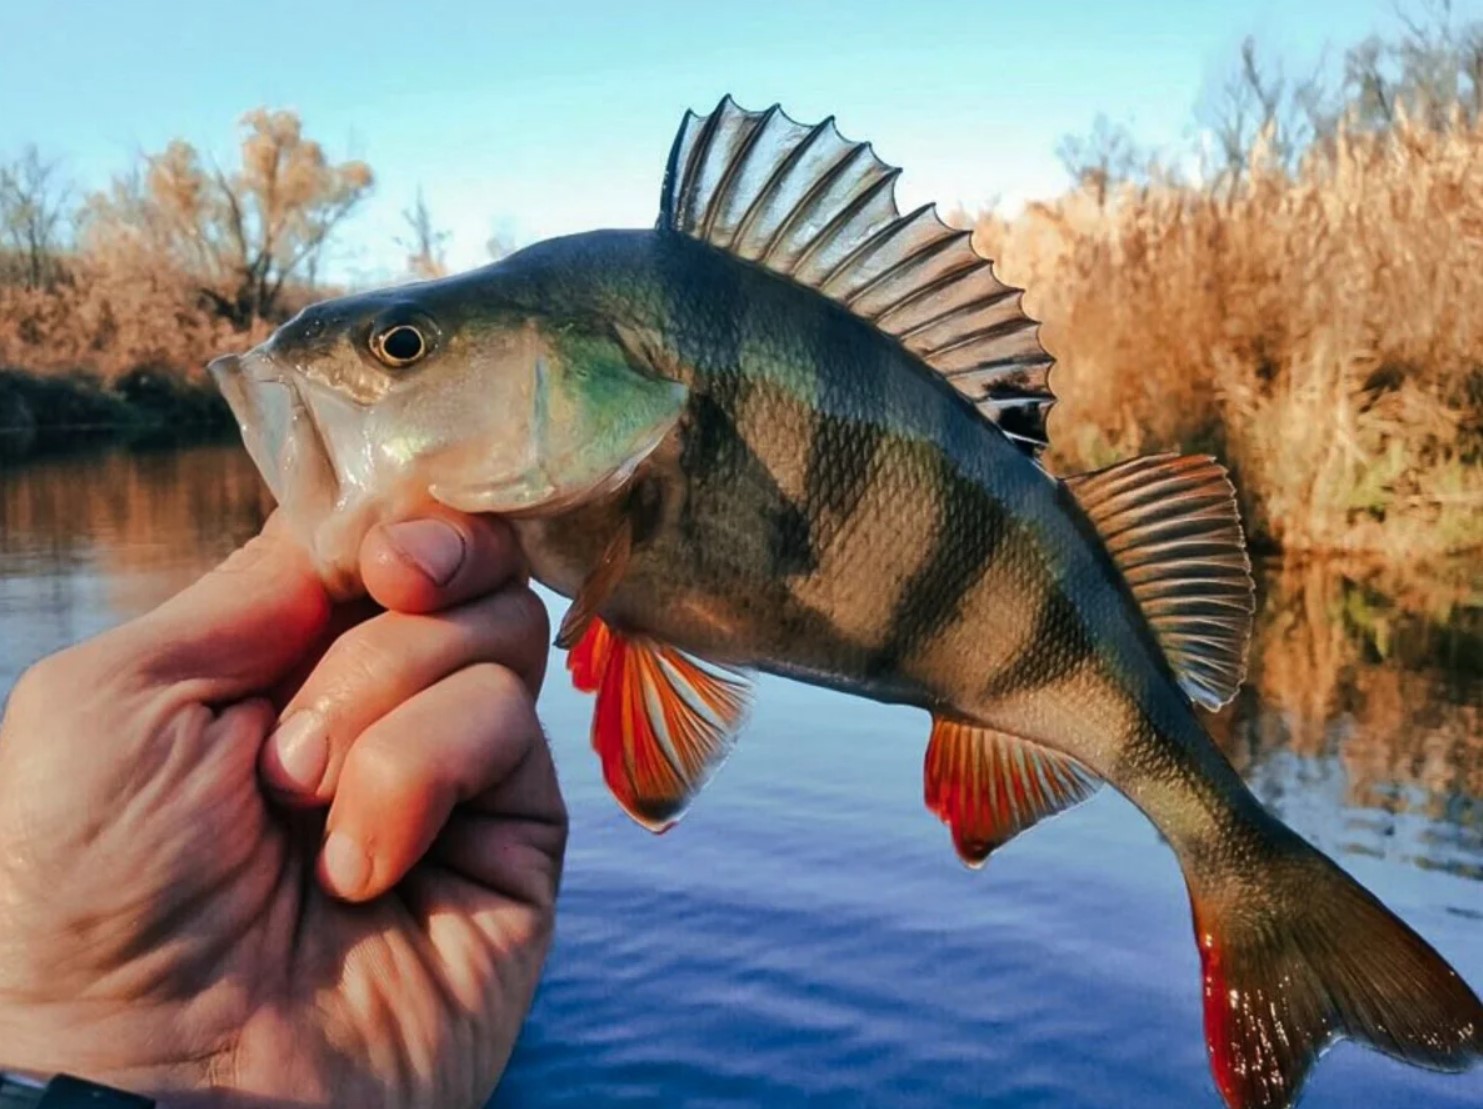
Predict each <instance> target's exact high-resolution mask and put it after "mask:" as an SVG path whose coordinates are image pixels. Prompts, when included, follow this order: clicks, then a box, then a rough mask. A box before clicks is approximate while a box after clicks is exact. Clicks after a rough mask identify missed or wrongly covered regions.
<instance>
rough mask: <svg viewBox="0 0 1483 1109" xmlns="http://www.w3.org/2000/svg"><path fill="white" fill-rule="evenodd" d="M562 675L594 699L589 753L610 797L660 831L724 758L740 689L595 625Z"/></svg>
mask: <svg viewBox="0 0 1483 1109" xmlns="http://www.w3.org/2000/svg"><path fill="white" fill-rule="evenodd" d="M567 669H569V670H570V671H571V673H572V681H573V684H575V685H576V687H577V688H578V689H580V690H582V691H583V692H592V691H594V690H595V691H596V693H597V710H596V712H595V713H594V715H593V719H592V748H593V750H595V751H596V752H597V754H598V757H599V758H600V759H601V760H602V770H603V779H604V780H605V781H606V782H607V783H608V788H609V789H610V790H612V792H613V796H614V797H615V798H617V800H618V803H619V804H620V805H622V806H623V810H624V811H625V812H627V813H628V815H629V816H631V817H633V819H634V820H636V821H638V823H640V824H642V825H643V826H644V827H646V828H648V829H649V830H650V831H654V832H662V831H665V830H666V829H667V828H669V827H670V826H671V825H673V824H674V823H675V821H677V820H678V819H679V818H680V816H681V815H683V813H684V811H685V808H686V807H687V806H688V805H689V803H690V800H691V798H693V797H694V796H695V794H696V793H698V792H699V791H700V789H701V788H702V787H703V786H704V785H705V783H706V782H707V781H708V780H709V779H710V777H711V775H712V774H714V773H715V771H716V768H717V767H719V766H720V765H721V763H723V762H724V761H726V756H727V755H728V754H730V753H731V748H732V746H733V744H734V743H735V739H736V733H737V730H738V729H739V728H740V726H741V721H742V717H743V716H744V715H745V712H746V706H747V700H748V684H747V682H746V681H745V679H743V678H742V677H741V676H739V675H737V674H735V673H733V672H731V671H728V670H723V669H721V668H719V667H715V666H712V665H710V664H709V663H704V662H701V661H699V660H697V659H694V658H692V657H690V656H689V655H687V654H685V653H684V652H683V651H680V650H677V649H675V648H673V647H670V646H668V645H666V644H663V643H656V642H654V641H653V640H649V639H644V638H639V637H627V636H622V635H619V634H618V633H616V632H614V631H613V630H612V629H611V628H609V627H608V625H607V624H605V623H604V622H603V621H602V620H601V619H598V618H595V617H594V618H593V619H592V620H590V621H589V623H588V626H587V631H586V632H585V633H584V634H583V636H582V640H581V642H580V643H578V644H577V646H576V648H575V649H574V650H573V651H572V652H571V654H570V655H568V656H567Z"/></svg>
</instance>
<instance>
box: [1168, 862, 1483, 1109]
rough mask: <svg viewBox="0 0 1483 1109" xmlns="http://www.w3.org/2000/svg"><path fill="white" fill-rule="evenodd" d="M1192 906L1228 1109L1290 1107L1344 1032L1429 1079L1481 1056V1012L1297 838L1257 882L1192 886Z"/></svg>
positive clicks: (1208, 1033)
mask: <svg viewBox="0 0 1483 1109" xmlns="http://www.w3.org/2000/svg"><path fill="white" fill-rule="evenodd" d="M1289 835H1290V833H1289ZM1254 886H1255V888H1254ZM1238 891H1239V892H1238ZM1190 900H1191V904H1192V907H1193V910H1194V921H1195V935H1196V938H1197V940H1198V942H1199V945H1200V958H1201V961H1202V963H1203V965H1204V973H1205V1040H1206V1044H1207V1046H1208V1047H1209V1050H1210V1066H1211V1070H1212V1071H1213V1072H1214V1075H1215V1084H1216V1085H1217V1086H1218V1087H1219V1088H1220V1092H1221V1094H1222V1095H1223V1096H1224V1097H1225V1100H1226V1104H1228V1105H1230V1106H1231V1107H1232V1109H1257V1107H1260V1109H1286V1107H1287V1106H1290V1105H1292V1104H1293V1102H1294V1101H1295V1100H1296V1098H1297V1095H1298V1091H1299V1089H1300V1088H1301V1086H1302V1084H1303V1080H1304V1078H1305V1077H1306V1076H1307V1073H1308V1070H1309V1068H1310V1067H1311V1066H1312V1064H1313V1063H1314V1061H1315V1060H1316V1059H1317V1058H1318V1056H1319V1055H1320V1054H1321V1053H1322V1052H1323V1050H1324V1048H1326V1047H1327V1046H1328V1045H1329V1044H1330V1043H1332V1042H1333V1041H1334V1040H1337V1039H1340V1038H1343V1037H1349V1038H1351V1039H1354V1040H1357V1041H1359V1042H1361V1043H1364V1044H1367V1045H1369V1046H1370V1047H1373V1048H1375V1049H1377V1050H1379V1051H1383V1052H1384V1053H1385V1054H1387V1055H1390V1056H1393V1057H1394V1058H1396V1059H1400V1060H1402V1061H1404V1062H1407V1063H1411V1064H1413V1065H1415V1066H1420V1067H1427V1068H1430V1069H1432V1070H1441V1071H1461V1070H1465V1069H1467V1067H1468V1066H1469V1065H1470V1064H1471V1063H1472V1062H1474V1061H1475V1060H1476V1059H1478V1058H1479V1057H1480V1056H1483V1004H1480V1003H1479V1001H1478V998H1477V996H1476V995H1475V994H1474V993H1473V991H1472V990H1471V989H1469V988H1468V985H1467V983H1465V982H1464V981H1463V980H1462V979H1461V978H1460V977H1458V974H1457V972H1456V971H1454V970H1453V969H1452V968H1451V967H1450V966H1448V965H1447V963H1446V961H1445V960H1443V958H1442V957H1441V956H1440V955H1438V954H1437V953H1436V952H1435V951H1433V950H1432V948H1431V947H1430V946H1429V945H1428V944H1427V942H1426V941H1425V940H1423V939H1422V938H1421V937H1420V936H1418V935H1417V934H1416V933H1415V932H1413V931H1411V929H1410V928H1408V927H1406V925H1405V924H1403V923H1401V921H1400V920H1399V919H1397V918H1396V917H1395V916H1394V915H1393V914H1392V913H1391V912H1390V911H1389V910H1388V909H1386V908H1385V906H1383V905H1382V904H1380V902H1379V901H1377V900H1376V899H1375V898H1374V897H1372V896H1371V895H1370V894H1369V893H1367V892H1366V891H1365V890H1364V889H1363V888H1362V887H1360V885H1359V884H1358V883H1356V882H1355V881H1354V880H1353V879H1352V878H1350V877H1349V876H1348V875H1347V874H1345V873H1344V872H1343V871H1342V870H1340V869H1339V868H1338V867H1337V866H1335V865H1334V864H1333V863H1331V862H1330V861H1329V860H1328V859H1327V858H1325V857H1324V856H1323V855H1321V854H1319V853H1318V852H1317V851H1315V850H1313V849H1312V848H1311V847H1308V846H1307V844H1305V843H1302V841H1301V840H1298V839H1297V838H1296V837H1295V836H1293V837H1292V842H1291V843H1290V844H1284V850H1283V853H1282V854H1280V855H1278V856H1277V857H1276V858H1269V859H1266V860H1263V861H1262V863H1261V865H1260V874H1259V876H1258V877H1257V878H1255V879H1254V880H1253V882H1247V881H1244V880H1242V879H1241V878H1239V877H1238V878H1237V879H1236V880H1235V881H1231V882H1225V883H1215V884H1212V885H1211V886H1209V887H1206V886H1205V885H1204V884H1202V885H1201V887H1200V888H1199V889H1196V888H1195V887H1194V886H1192V887H1191V893H1190Z"/></svg>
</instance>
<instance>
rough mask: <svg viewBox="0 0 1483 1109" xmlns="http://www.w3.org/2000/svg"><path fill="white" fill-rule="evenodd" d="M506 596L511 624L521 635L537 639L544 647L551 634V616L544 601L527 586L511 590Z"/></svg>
mask: <svg viewBox="0 0 1483 1109" xmlns="http://www.w3.org/2000/svg"><path fill="white" fill-rule="evenodd" d="M507 598H508V599H507V603H508V605H509V608H510V622H511V624H513V625H515V628H516V630H517V631H518V632H519V633H520V634H521V635H522V636H524V637H529V638H531V639H534V640H536V641H538V642H539V643H540V645H541V647H542V649H544V648H545V645H546V640H547V639H548V638H550V634H551V617H550V614H549V613H547V611H546V605H545V602H543V601H542V600H541V599H540V598H539V597H538V596H536V594H535V591H534V590H533V589H531V588H529V587H528V586H521V587H519V588H518V589H513V590H511V591H510V592H509V593H508V594H507Z"/></svg>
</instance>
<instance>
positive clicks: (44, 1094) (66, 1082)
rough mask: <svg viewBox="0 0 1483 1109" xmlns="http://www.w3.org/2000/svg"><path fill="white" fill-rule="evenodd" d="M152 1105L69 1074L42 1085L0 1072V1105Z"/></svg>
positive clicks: (52, 1108)
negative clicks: (10, 1077)
mask: <svg viewBox="0 0 1483 1109" xmlns="http://www.w3.org/2000/svg"><path fill="white" fill-rule="evenodd" d="M153 1106H154V1101H153V1099H151V1098H147V1097H142V1096H141V1095H139V1094H131V1093H127V1092H125V1091H123V1090H115V1089H113V1088H112V1087H111V1086H100V1085H99V1084H98V1083H96V1082H89V1081H88V1080H87V1079H85V1078H74V1077H72V1076H71V1075H70V1074H59V1075H57V1076H56V1077H55V1078H53V1079H52V1080H51V1081H50V1082H48V1083H47V1084H46V1085H45V1086H33V1085H31V1084H30V1083H28V1082H16V1081H14V1080H12V1079H9V1078H6V1077H5V1076H4V1075H0V1109H152V1107H153Z"/></svg>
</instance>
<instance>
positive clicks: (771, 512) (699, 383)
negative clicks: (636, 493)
mask: <svg viewBox="0 0 1483 1109" xmlns="http://www.w3.org/2000/svg"><path fill="white" fill-rule="evenodd" d="M660 264H661V274H662V277H661V283H662V286H663V290H664V296H665V302H666V306H667V307H666V318H667V319H668V320H669V321H670V323H671V327H672V334H673V335H674V337H675V339H676V341H677V345H678V352H679V355H680V357H681V358H682V359H683V360H684V361H686V362H688V363H689V364H690V365H692V366H696V367H704V368H705V372H704V374H697V375H696V381H695V386H694V388H693V389H692V391H691V395H690V402H689V405H688V408H687V410H686V413H685V416H684V417H683V421H682V422H683V442H682V445H681V453H680V468H681V471H682V472H683V474H684V477H685V479H686V482H687V487H686V496H685V501H684V507H683V509H682V511H681V513H680V527H681V528H682V530H683V531H684V533H685V535H686V538H687V539H688V540H689V544H688V545H689V547H690V550H691V554H692V556H693V557H694V558H695V560H696V562H697V563H703V562H704V561H705V559H706V557H707V551H708V547H709V540H711V539H712V538H713V536H714V529H713V528H711V527H710V526H708V524H707V520H708V519H711V518H712V517H714V516H716V515H721V514H724V515H727V516H735V515H736V514H741V515H742V517H743V518H747V519H754V520H756V521H757V525H758V527H759V529H760V531H761V534H760V535H759V537H758V538H759V540H760V542H761V545H762V551H763V557H764V558H765V559H766V560H767V565H766V566H758V567H757V570H758V571H768V570H770V572H771V573H772V575H773V576H774V577H778V576H789V575H793V574H799V573H807V572H808V571H809V570H811V569H812V568H813V567H814V566H815V565H816V562H817V560H816V558H815V555H814V549H813V546H812V542H811V537H810V534H809V524H808V516H807V514H806V513H805V511H804V510H803V508H802V507H801V506H799V505H797V504H794V503H793V502H792V501H791V500H790V499H789V498H788V497H787V496H786V495H785V494H784V493H783V491H782V489H781V488H779V486H778V484H777V481H776V479H775V478H774V477H773V476H772V474H771V473H770V472H769V471H768V469H767V467H766V465H765V464H764V463H763V462H762V460H761V459H760V458H758V457H757V454H756V452H755V451H753V450H752V448H751V446H750V445H749V444H748V443H747V442H746V441H745V440H744V439H743V438H742V435H741V433H740V431H739V430H738V417H739V414H740V412H741V410H742V408H743V406H745V405H746V404H748V403H749V402H751V401H752V399H753V396H754V393H755V392H756V391H757V390H759V389H767V388H775V386H773V385H771V384H770V383H767V382H763V381H753V380H752V379H750V378H749V377H748V375H747V374H746V373H745V372H744V367H743V365H742V352H743V350H744V349H745V347H746V335H747V323H748V319H749V309H750V304H749V301H748V297H747V295H746V293H745V291H744V288H743V282H744V281H745V280H746V278H747V277H748V276H749V275H748V273H747V271H746V270H745V268H744V267H743V265H742V264H741V263H739V262H737V261H735V260H734V259H731V258H728V257H727V256H725V255H724V254H721V253H720V252H718V251H716V250H714V249H712V248H710V247H706V246H704V245H702V244H698V243H691V242H690V241H689V240H680V239H675V240H672V241H671V242H670V243H669V244H668V249H666V250H664V251H662V252H661V255H660Z"/></svg>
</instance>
